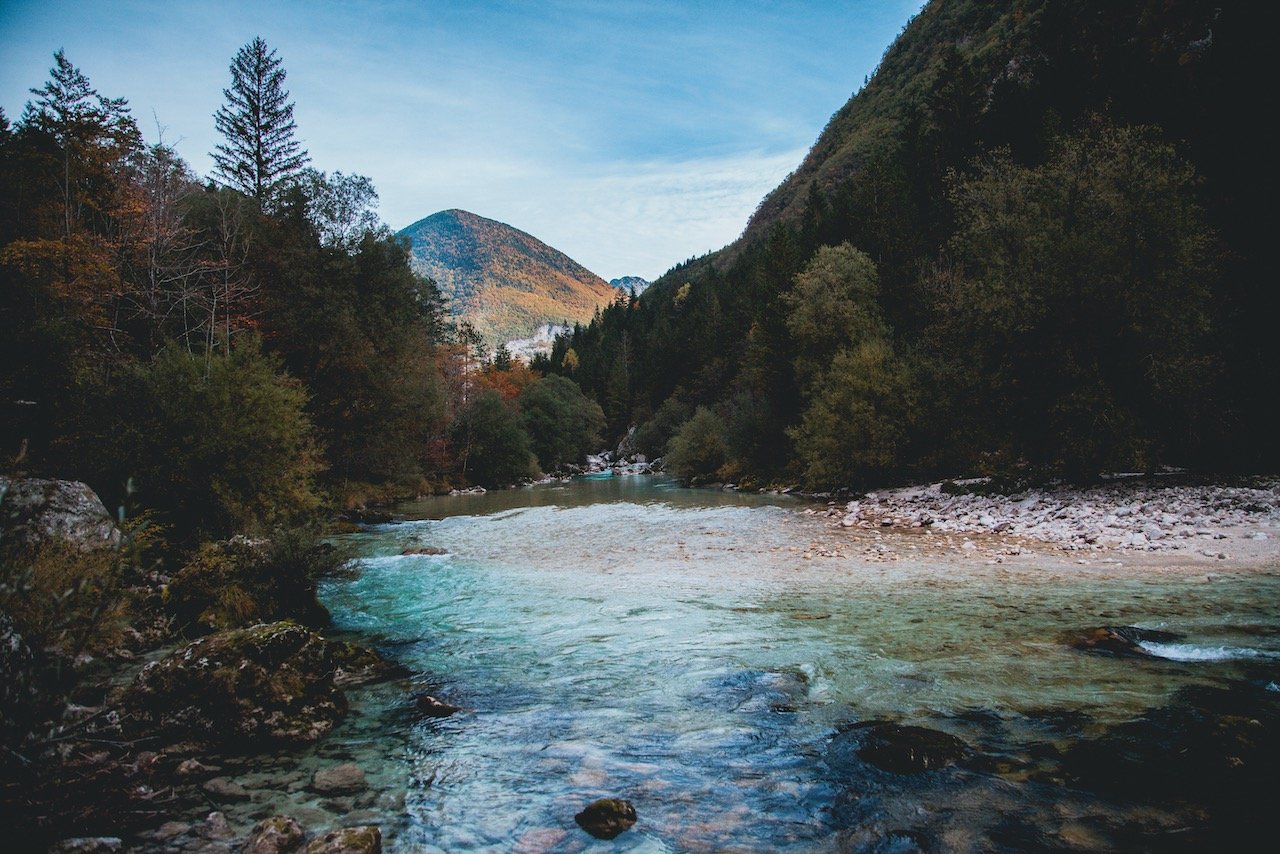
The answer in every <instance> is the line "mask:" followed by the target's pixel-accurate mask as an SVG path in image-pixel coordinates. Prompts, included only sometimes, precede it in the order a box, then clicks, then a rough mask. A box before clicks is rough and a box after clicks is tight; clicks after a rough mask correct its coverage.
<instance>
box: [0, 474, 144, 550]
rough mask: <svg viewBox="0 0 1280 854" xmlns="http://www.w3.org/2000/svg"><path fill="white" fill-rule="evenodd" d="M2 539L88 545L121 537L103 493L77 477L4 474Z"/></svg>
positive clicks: (25, 544)
mask: <svg viewBox="0 0 1280 854" xmlns="http://www.w3.org/2000/svg"><path fill="white" fill-rule="evenodd" d="M0 543H4V544H5V545H6V547H7V546H18V547H22V548H39V547H41V546H45V545H51V544H59V543H62V544H68V545H71V546H74V547H76V548H79V549H84V550H89V549H98V548H111V547H113V546H116V545H118V544H119V543H120V530H119V529H118V528H117V527H116V525H115V522H113V521H112V519H111V515H110V514H109V513H108V512H107V508H106V506H105V505H104V504H103V503H102V499H101V498H99V497H98V494H97V493H96V492H94V491H93V490H92V489H90V488H89V486H88V485H87V484H84V483H81V482H79V481H76V480H44V479H41V478H18V479H11V478H7V477H0Z"/></svg>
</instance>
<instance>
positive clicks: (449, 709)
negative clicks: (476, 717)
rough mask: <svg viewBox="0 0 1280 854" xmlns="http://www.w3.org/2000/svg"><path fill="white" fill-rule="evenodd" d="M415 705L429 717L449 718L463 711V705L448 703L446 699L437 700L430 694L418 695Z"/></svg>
mask: <svg viewBox="0 0 1280 854" xmlns="http://www.w3.org/2000/svg"><path fill="white" fill-rule="evenodd" d="M414 705H415V706H417V708H418V711H419V712H421V713H422V714H424V715H426V716H427V717H429V718H447V717H449V716H450V715H455V714H457V713H458V712H460V711H462V707H461V706H455V705H453V704H452V703H446V702H445V701H444V700H437V699H436V698H435V697H432V696H431V695H430V694H423V695H422V696H420V697H418V699H417V701H416V702H415V703H414Z"/></svg>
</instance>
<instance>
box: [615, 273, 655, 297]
mask: <svg viewBox="0 0 1280 854" xmlns="http://www.w3.org/2000/svg"><path fill="white" fill-rule="evenodd" d="M609 284H610V285H612V286H613V287H615V288H617V289H618V290H620V291H622V292H623V293H626V292H628V291H631V292H634V293H635V295H636V296H639V295H640V294H642V293H644V289H645V288H647V287H649V285H651V284H653V283H652V282H650V281H649V280H648V279H642V278H640V277H639V276H621V277H619V278H617V279H610V280H609Z"/></svg>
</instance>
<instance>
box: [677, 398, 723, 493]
mask: <svg viewBox="0 0 1280 854" xmlns="http://www.w3.org/2000/svg"><path fill="white" fill-rule="evenodd" d="M726 456H727V451H726V449H725V442H724V423H723V422H722V421H721V420H720V417H719V416H718V415H716V414H715V413H714V412H712V411H711V410H710V409H707V408H706V407H705V406H699V407H698V409H697V411H696V412H694V413H693V417H692V418H690V419H689V420H688V421H686V422H685V423H684V424H683V425H681V427H680V429H679V430H677V431H676V434H675V436H673V437H671V442H670V443H669V444H668V445H667V470H668V471H670V472H671V473H672V474H674V475H676V476H677V477H681V478H684V479H686V480H695V479H698V480H701V479H709V478H714V477H716V476H717V474H718V472H719V471H720V469H721V467H722V466H724V464H725V462H726Z"/></svg>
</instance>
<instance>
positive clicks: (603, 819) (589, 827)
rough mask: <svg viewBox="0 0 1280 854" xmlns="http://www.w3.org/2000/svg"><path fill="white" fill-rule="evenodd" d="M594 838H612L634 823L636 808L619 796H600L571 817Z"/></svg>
mask: <svg viewBox="0 0 1280 854" xmlns="http://www.w3.org/2000/svg"><path fill="white" fill-rule="evenodd" d="M573 820H574V821H576V822H577V823H578V826H579V827H581V828H582V829H583V830H585V831H586V832H587V833H590V834H591V835H592V836H594V837H595V838H596V839H613V838H614V837H615V836H617V835H618V834H619V833H622V832H623V831H624V830H628V829H630V827H631V826H632V825H633V824H635V823H636V808H635V807H633V806H632V805H631V802H630V801H624V800H622V799H621V798H601V799H600V800H598V801H594V802H592V803H591V804H588V805H587V808H586V809H584V810H583V811H582V812H580V813H578V814H577V815H575V816H574V817H573Z"/></svg>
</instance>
